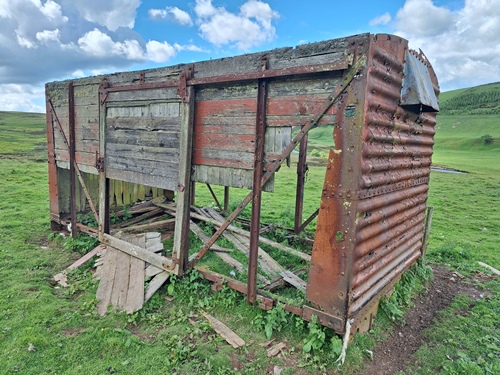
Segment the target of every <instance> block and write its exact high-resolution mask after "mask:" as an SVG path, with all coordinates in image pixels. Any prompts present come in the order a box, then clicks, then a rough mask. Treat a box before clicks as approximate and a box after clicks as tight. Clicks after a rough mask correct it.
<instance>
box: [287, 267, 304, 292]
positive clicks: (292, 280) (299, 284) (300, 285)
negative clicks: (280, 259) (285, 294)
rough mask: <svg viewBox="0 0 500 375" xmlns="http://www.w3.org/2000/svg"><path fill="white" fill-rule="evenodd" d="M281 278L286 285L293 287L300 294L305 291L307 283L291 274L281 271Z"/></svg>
mask: <svg viewBox="0 0 500 375" xmlns="http://www.w3.org/2000/svg"><path fill="white" fill-rule="evenodd" d="M281 276H282V277H283V280H285V281H286V282H287V283H288V284H290V285H293V286H294V287H296V288H297V289H298V290H300V291H302V292H305V291H306V287H307V283H306V282H305V281H304V280H302V279H301V278H300V277H298V276H297V275H296V274H294V273H293V272H291V271H283V272H281Z"/></svg>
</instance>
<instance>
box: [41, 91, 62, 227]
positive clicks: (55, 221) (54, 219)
mask: <svg viewBox="0 0 500 375" xmlns="http://www.w3.org/2000/svg"><path fill="white" fill-rule="evenodd" d="M52 111H53V108H52V105H51V99H50V96H49V90H48V88H47V87H46V88H45V118H46V123H47V154H48V162H49V167H48V169H49V196H50V202H49V203H50V228H51V230H53V231H59V230H60V227H61V224H60V222H61V219H60V217H59V188H58V185H57V164H56V146H55V140H54V117H53V113H52Z"/></svg>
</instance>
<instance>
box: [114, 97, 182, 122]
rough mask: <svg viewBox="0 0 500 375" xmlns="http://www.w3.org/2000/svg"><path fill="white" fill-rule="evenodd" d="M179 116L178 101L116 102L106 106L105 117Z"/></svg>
mask: <svg viewBox="0 0 500 375" xmlns="http://www.w3.org/2000/svg"><path fill="white" fill-rule="evenodd" d="M179 116H180V103H179V101H154V102H146V103H145V102H136V101H133V102H124V103H121V102H118V103H112V104H109V105H108V106H107V109H106V117H107V118H130V117H133V118H135V117H156V118H169V117H179Z"/></svg>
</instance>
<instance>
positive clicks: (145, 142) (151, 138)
mask: <svg viewBox="0 0 500 375" xmlns="http://www.w3.org/2000/svg"><path fill="white" fill-rule="evenodd" d="M106 142H110V143H116V144H127V145H135V146H146V147H160V148H167V149H178V148H179V132H167V131H164V130H159V131H155V132H151V131H137V130H108V132H107V134H106Z"/></svg>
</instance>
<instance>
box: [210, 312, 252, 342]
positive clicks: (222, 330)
mask: <svg viewBox="0 0 500 375" xmlns="http://www.w3.org/2000/svg"><path fill="white" fill-rule="evenodd" d="M202 315H203V316H204V317H205V319H207V320H208V322H209V323H210V325H211V326H212V327H213V329H214V330H215V332H217V333H218V334H219V335H221V336H222V337H223V338H224V339H225V340H226V341H227V343H228V344H229V345H231V346H232V347H233V348H235V349H237V348H239V347H240V346H244V345H245V341H244V340H243V339H242V338H241V337H239V336H238V335H237V334H236V333H234V332H233V331H232V330H231V329H229V328H228V327H227V326H226V325H225V324H224V323H222V322H221V321H220V320H217V319H215V318H214V317H213V316H211V315H208V314H207V313H202Z"/></svg>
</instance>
